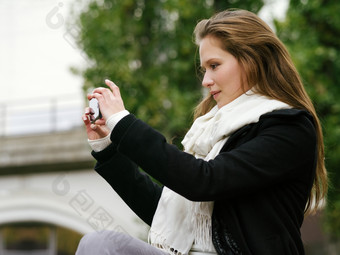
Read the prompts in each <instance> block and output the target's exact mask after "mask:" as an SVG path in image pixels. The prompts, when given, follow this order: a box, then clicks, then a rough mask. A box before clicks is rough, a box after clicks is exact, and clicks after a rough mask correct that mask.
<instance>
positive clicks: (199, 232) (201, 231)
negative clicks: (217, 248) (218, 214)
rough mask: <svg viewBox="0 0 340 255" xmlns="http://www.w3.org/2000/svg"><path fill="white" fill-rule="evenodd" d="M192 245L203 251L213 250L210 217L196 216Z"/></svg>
mask: <svg viewBox="0 0 340 255" xmlns="http://www.w3.org/2000/svg"><path fill="white" fill-rule="evenodd" d="M194 229H195V232H194V236H195V239H194V244H195V245H198V246H199V247H201V248H202V249H203V251H211V250H212V249H213V247H212V245H211V237H212V226H211V216H209V215H204V214H196V219H195V221H194Z"/></svg>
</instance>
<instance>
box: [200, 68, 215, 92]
mask: <svg viewBox="0 0 340 255" xmlns="http://www.w3.org/2000/svg"><path fill="white" fill-rule="evenodd" d="M213 84H214V81H213V79H212V78H211V77H210V76H209V74H208V72H205V74H204V76H203V80H202V86H203V87H206V88H209V87H210V86H212V85H213Z"/></svg>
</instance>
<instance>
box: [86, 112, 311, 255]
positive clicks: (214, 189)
mask: <svg viewBox="0 0 340 255" xmlns="http://www.w3.org/2000/svg"><path fill="white" fill-rule="evenodd" d="M111 140H112V144H111V145H110V146H109V147H108V148H106V149H105V150H104V151H101V152H99V153H95V152H92V154H93V156H94V157H95V158H96V159H97V161H98V162H97V164H96V167H95V170H96V171H97V172H98V173H99V174H100V175H101V176H102V177H103V178H105V180H106V181H107V182H108V183H109V184H110V185H111V186H112V187H113V189H114V190H115V191H116V192H117V193H118V194H119V195H120V196H121V198H122V199H123V200H124V201H125V202H126V203H127V205H128V206H130V208H131V209H132V210H133V211H134V212H135V213H136V214H137V215H138V216H139V217H140V218H141V219H142V220H144V221H145V222H146V223H147V224H149V225H150V224H151V222H152V218H153V215H154V213H155V210H156V208H157V204H158V200H159V198H160V196H161V192H162V187H161V186H159V185H158V184H156V183H154V182H153V181H152V180H151V178H149V176H148V175H147V174H145V173H143V172H140V171H139V170H138V166H139V167H141V168H142V169H143V170H144V171H145V172H146V173H148V174H149V175H151V176H152V177H153V178H155V179H156V180H158V181H159V182H160V183H162V184H163V185H165V186H167V187H169V188H170V189H172V190H174V191H175V192H177V193H179V194H181V195H182V196H184V197H186V198H187V199H189V200H192V201H215V203H214V211H213V216H212V224H213V226H212V228H213V229H212V230H213V243H214V246H215V249H216V251H217V253H218V254H230V251H232V252H233V254H253V255H267V254H268V255H280V254H282V255H283V254H285V255H288V254H300V255H301V254H304V249H303V244H302V241H301V236H300V227H301V224H302V221H303V216H304V209H305V206H306V201H307V199H308V197H309V194H310V191H311V187H312V183H313V180H314V177H315V168H316V158H317V156H316V155H317V152H316V148H317V147H316V143H317V142H316V133H315V127H314V125H313V120H312V117H311V116H310V115H309V114H307V113H306V112H305V111H301V110H296V109H289V110H277V111H273V112H271V113H267V114H264V115H262V116H261V117H260V119H259V121H258V122H257V123H254V124H250V125H246V126H244V127H243V128H241V129H239V130H238V131H236V132H235V133H234V134H232V135H231V136H230V138H229V139H228V140H227V142H226V144H225V145H224V147H223V148H222V150H221V152H220V153H219V155H218V156H216V158H215V159H213V160H210V161H204V160H202V159H196V158H195V157H194V156H192V155H190V154H188V153H185V152H182V151H181V150H179V149H178V148H177V147H175V146H174V145H170V144H168V143H167V142H166V140H165V138H164V137H163V136H162V135H161V134H160V133H158V132H157V131H155V130H154V129H152V128H151V127H150V126H148V125H147V124H145V123H144V122H142V121H140V120H138V119H136V118H135V117H134V116H133V115H128V116H126V117H124V118H123V119H122V120H121V121H120V122H119V123H118V124H117V126H116V127H115V128H114V130H113V131H112V133H111ZM174 231H175V230H174Z"/></svg>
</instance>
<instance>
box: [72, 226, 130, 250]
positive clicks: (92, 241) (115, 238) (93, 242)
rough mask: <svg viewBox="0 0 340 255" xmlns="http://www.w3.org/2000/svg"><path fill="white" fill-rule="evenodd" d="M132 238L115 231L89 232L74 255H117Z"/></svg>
mask: <svg viewBox="0 0 340 255" xmlns="http://www.w3.org/2000/svg"><path fill="white" fill-rule="evenodd" d="M132 239H133V238H132V237H131V236H129V235H126V234H123V233H119V232H115V231H108V230H104V231H100V232H91V233H88V234H86V235H84V236H83V238H82V239H81V240H80V242H79V245H78V249H77V252H76V255H90V254H91V255H93V254H105V255H113V254H119V253H120V252H121V251H122V249H124V247H126V246H127V245H128V243H129V242H130V241H131V240H132Z"/></svg>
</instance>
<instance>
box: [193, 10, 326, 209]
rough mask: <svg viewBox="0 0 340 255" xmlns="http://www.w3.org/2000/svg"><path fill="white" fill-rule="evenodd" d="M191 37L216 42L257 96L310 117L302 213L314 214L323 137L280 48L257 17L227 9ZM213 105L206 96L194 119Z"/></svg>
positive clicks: (322, 177) (321, 187)
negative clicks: (312, 136)
mask: <svg viewBox="0 0 340 255" xmlns="http://www.w3.org/2000/svg"><path fill="white" fill-rule="evenodd" d="M194 35H195V42H196V44H197V45H199V43H200V41H201V40H202V39H203V38H205V37H206V36H208V35H209V36H213V37H215V38H217V39H219V40H220V41H221V42H222V45H223V46H224V47H225V48H224V49H225V50H226V51H228V52H229V53H231V54H232V55H233V56H234V57H235V58H236V59H237V60H238V62H239V64H240V66H241V67H242V68H243V69H244V72H245V76H246V82H247V84H248V85H249V87H255V88H256V91H257V93H259V94H262V95H265V96H268V97H270V98H274V99H277V100H280V101H282V102H285V103H287V104H289V105H291V106H292V107H294V108H298V109H304V110H306V111H308V112H309V113H310V114H311V115H312V116H313V118H314V121H315V127H316V133H317V146H318V157H317V166H316V178H315V180H314V183H313V188H312V191H311V194H310V197H309V199H308V203H307V205H306V212H312V211H315V210H316V209H317V208H318V206H319V205H320V202H321V201H322V200H323V199H324V198H325V196H326V194H327V189H328V178H327V171H326V168H325V164H324V143H323V134H322V129H321V124H320V120H319V118H318V116H317V114H316V111H315V109H314V106H313V104H312V101H311V100H310V98H309V96H308V95H307V93H306V91H305V88H304V86H303V84H302V81H301V78H300V76H299V74H298V72H297V70H296V68H295V66H294V64H293V62H292V59H291V57H290V55H289V53H288V51H287V49H286V47H285V46H284V44H283V43H282V42H281V41H280V40H279V39H278V37H277V36H276V35H275V34H274V32H273V31H272V30H271V29H270V27H269V26H268V25H267V24H266V23H265V22H264V21H263V20H261V19H260V18H259V17H258V16H256V15H255V14H254V13H251V12H249V11H245V10H238V9H229V10H226V11H223V12H220V13H217V14H216V15H214V16H213V17H211V18H210V19H205V20H202V21H200V22H199V23H198V24H197V25H196V28H195V31H194ZM214 105H215V102H214V100H213V98H212V97H211V95H208V96H207V97H206V98H204V99H203V100H202V102H201V103H200V104H199V105H198V106H197V107H196V110H195V118H197V117H198V116H201V115H203V114H205V113H207V112H208V111H209V110H210V109H211V108H212V107H213V106H214Z"/></svg>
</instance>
